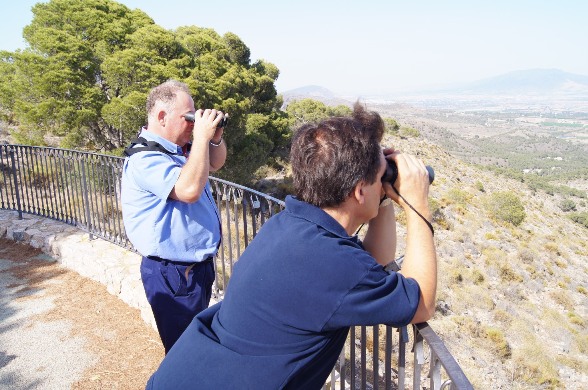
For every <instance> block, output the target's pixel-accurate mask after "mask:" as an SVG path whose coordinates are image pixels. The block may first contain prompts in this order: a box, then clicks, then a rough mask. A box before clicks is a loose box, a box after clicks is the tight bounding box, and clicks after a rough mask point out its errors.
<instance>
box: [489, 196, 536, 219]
mask: <svg viewBox="0 0 588 390" xmlns="http://www.w3.org/2000/svg"><path fill="white" fill-rule="evenodd" d="M484 206H485V208H486V211H487V212H488V214H489V216H490V217H491V218H493V219H495V220H497V221H502V222H507V223H511V224H513V225H514V226H519V225H520V224H521V223H522V222H523V221H524V220H525V217H526V216H527V215H526V213H525V207H524V206H523V203H522V202H521V200H520V198H519V197H518V196H517V195H516V194H515V193H514V192H512V191H503V192H497V193H495V194H492V195H490V196H489V197H488V198H487V199H486V202H485V204H484Z"/></svg>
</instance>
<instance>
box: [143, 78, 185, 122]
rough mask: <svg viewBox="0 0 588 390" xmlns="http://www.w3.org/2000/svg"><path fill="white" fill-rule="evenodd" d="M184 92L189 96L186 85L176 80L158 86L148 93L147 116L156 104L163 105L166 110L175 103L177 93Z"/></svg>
mask: <svg viewBox="0 0 588 390" xmlns="http://www.w3.org/2000/svg"><path fill="white" fill-rule="evenodd" d="M180 91H181V92H186V93H187V94H188V95H190V88H188V85H187V84H186V83H182V82H181V81H177V80H168V81H166V82H165V83H163V84H160V85H158V86H157V87H155V88H153V89H152V90H151V91H149V95H148V96H147V107H146V108H147V115H149V114H151V110H153V107H155V105H156V104H157V102H161V103H163V104H164V105H165V106H166V107H167V109H169V108H170V106H171V105H172V104H173V103H174V102H175V101H176V98H177V96H178V92H180Z"/></svg>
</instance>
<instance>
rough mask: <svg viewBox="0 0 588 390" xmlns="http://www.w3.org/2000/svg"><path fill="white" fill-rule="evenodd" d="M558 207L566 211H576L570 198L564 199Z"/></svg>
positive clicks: (574, 204)
mask: <svg viewBox="0 0 588 390" xmlns="http://www.w3.org/2000/svg"><path fill="white" fill-rule="evenodd" d="M559 208H560V209H561V210H562V211H563V212H566V213H567V212H568V211H576V203H575V202H574V201H573V200H571V199H564V200H562V201H561V203H560V204H559Z"/></svg>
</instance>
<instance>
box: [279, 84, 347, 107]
mask: <svg viewBox="0 0 588 390" xmlns="http://www.w3.org/2000/svg"><path fill="white" fill-rule="evenodd" d="M281 94H282V96H283V98H284V106H287V105H288V104H289V103H290V102H292V101H294V100H302V99H314V100H318V101H321V102H323V103H325V104H326V105H328V106H337V105H340V104H343V105H346V106H350V105H351V104H352V103H351V102H349V101H348V100H346V99H344V98H342V97H338V96H336V95H335V94H334V93H333V92H332V91H330V90H328V89H327V88H324V87H321V86H318V85H307V86H304V87H300V88H296V89H291V90H288V91H285V92H282V93H281Z"/></svg>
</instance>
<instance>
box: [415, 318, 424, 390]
mask: <svg viewBox="0 0 588 390" xmlns="http://www.w3.org/2000/svg"><path fill="white" fill-rule="evenodd" d="M413 330H414V345H413V349H414V358H413V375H412V388H413V389H420V385H421V371H422V367H423V363H424V361H425V353H424V350H423V344H424V342H423V336H422V335H421V334H420V333H419V332H418V331H417V329H416V328H414V327H413Z"/></svg>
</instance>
